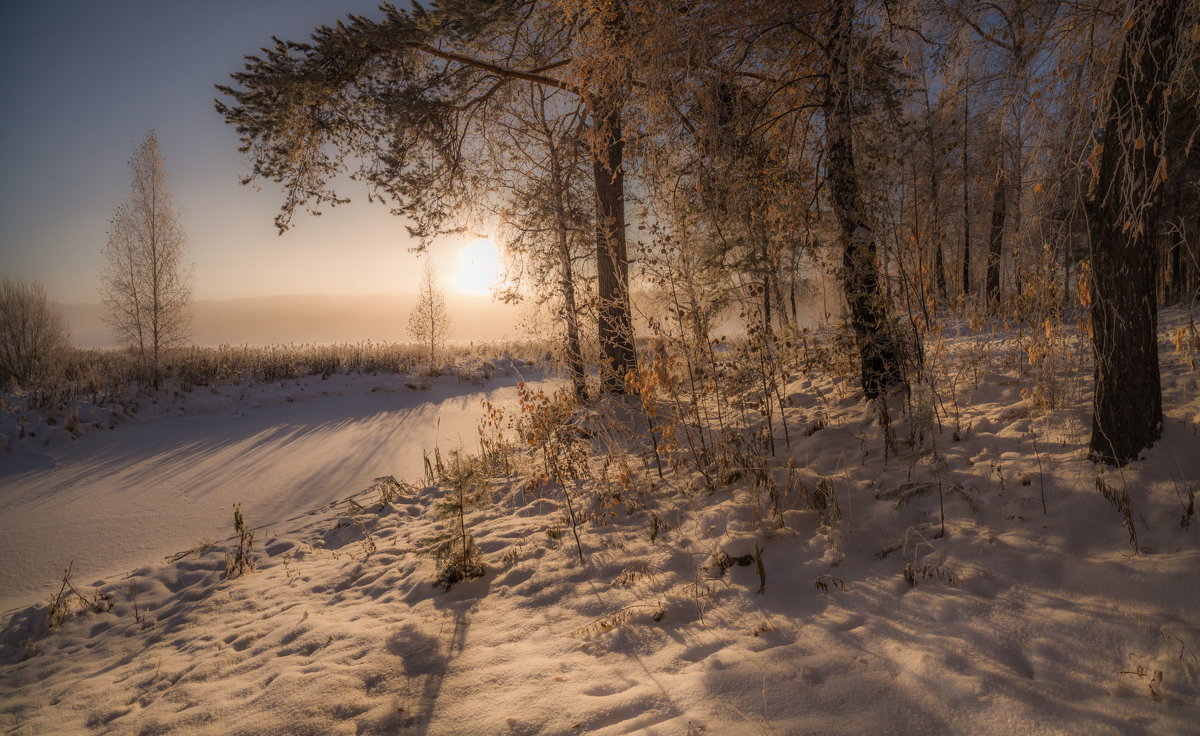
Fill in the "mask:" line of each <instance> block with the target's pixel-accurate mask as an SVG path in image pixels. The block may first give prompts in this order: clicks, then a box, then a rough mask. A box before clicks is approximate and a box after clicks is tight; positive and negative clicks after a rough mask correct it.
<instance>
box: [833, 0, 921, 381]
mask: <svg viewBox="0 0 1200 736" xmlns="http://www.w3.org/2000/svg"><path fill="white" fill-rule="evenodd" d="M854 2H855V0H838V2H836V3H835V4H834V6H833V10H832V15H831V21H830V27H829V42H830V55H829V81H828V85H827V87H826V93H825V95H826V96H825V104H824V107H825V127H826V131H825V136H826V142H827V146H828V159H827V160H828V163H827V164H826V165H827V168H828V174H827V176H828V184H829V190H830V192H829V198H830V200H831V201H832V203H833V209H834V213H835V214H836V215H837V220H838V224H839V226H840V230H841V241H842V289H843V291H844V292H845V296H846V301H847V303H848V305H849V307H850V324H851V326H853V328H854V334H855V336H856V337H857V339H858V349H859V362H860V368H861V380H862V389H863V394H864V395H865V396H866V397H867V398H868V399H874V398H876V397H878V396H879V395H880V394H882V393H883V392H885V391H887V390H888V389H890V388H891V387H893V386H895V385H897V384H899V383H900V382H901V381H902V380H903V369H902V366H901V356H900V352H899V345H898V344H897V341H896V337H895V334H894V333H893V330H892V326H891V325H890V323H889V317H888V308H887V306H888V305H887V302H886V300H885V299H884V297H883V295H882V294H881V292H880V288H879V268H878V265H877V260H876V254H875V234H874V233H873V232H872V229H871V224H870V221H869V219H868V218H867V216H866V210H865V204H864V202H863V197H862V194H861V193H860V190H859V182H858V174H857V170H856V167H855V164H854V142H853V134H852V128H851V125H852V122H853V115H852V111H851V97H850V92H851V89H850V46H851V44H852V38H853V32H854Z"/></svg>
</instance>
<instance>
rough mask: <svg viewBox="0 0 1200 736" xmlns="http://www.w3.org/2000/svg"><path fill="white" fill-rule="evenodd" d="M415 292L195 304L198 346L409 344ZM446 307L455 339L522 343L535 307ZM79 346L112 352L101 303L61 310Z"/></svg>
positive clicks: (470, 302) (475, 300) (460, 297)
mask: <svg viewBox="0 0 1200 736" xmlns="http://www.w3.org/2000/svg"><path fill="white" fill-rule="evenodd" d="M415 303H416V296H415V295H412V294H374V295H366V296H362V295H352V296H347V295H330V294H296V295H288V296H264V297H253V298H248V299H227V300H211V299H207V300H200V301H197V302H196V303H195V304H194V305H193V314H194V316H193V319H192V329H191V342H193V343H195V344H197V345H222V344H227V345H270V344H279V343H289V342H295V343H308V342H311V343H332V342H342V343H344V342H360V341H363V340H372V341H408V340H409V339H411V338H410V337H409V335H408V331H407V327H408V315H409V314H410V313H411V312H412V308H413V305H414V304H415ZM446 307H447V309H448V310H449V312H450V319H451V321H452V323H453V325H454V330H453V334H452V335H451V339H452V340H454V341H463V340H467V341H472V340H506V339H515V338H519V337H522V336H523V335H524V334H525V331H523V330H522V327H521V321H522V319H523V318H524V317H525V316H526V315H527V313H528V311H529V310H528V309H527V308H525V307H523V306H520V305H517V306H512V305H508V304H504V303H502V302H497V301H494V300H493V299H492V297H491V296H487V295H483V296H480V295H473V294H455V295H454V298H452V299H448V300H447V302H446ZM61 308H62V311H63V314H64V316H65V317H66V318H67V322H68V324H69V326H70V329H71V342H72V343H73V344H74V345H76V346H78V347H85V348H89V347H91V348H94V347H111V346H114V345H115V343H114V341H113V338H112V334H111V331H110V330H109V329H108V327H107V326H106V325H105V324H104V306H103V305H102V304H68V305H62V307H61Z"/></svg>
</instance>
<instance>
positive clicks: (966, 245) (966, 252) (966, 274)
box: [962, 89, 971, 306]
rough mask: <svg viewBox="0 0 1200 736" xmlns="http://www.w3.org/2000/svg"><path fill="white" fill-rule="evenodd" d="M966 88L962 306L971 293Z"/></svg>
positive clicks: (967, 106) (965, 105) (966, 106)
mask: <svg viewBox="0 0 1200 736" xmlns="http://www.w3.org/2000/svg"><path fill="white" fill-rule="evenodd" d="M967 95H968V90H967V89H964V90H963V119H962V180H963V185H962V231H963V232H962V237H963V241H962V294H963V306H966V301H967V297H968V296H970V295H971V199H970V197H971V189H970V179H969V172H968V170H967V119H968V116H969V115H970V109H971V103H970V98H969V97H968V96H967Z"/></svg>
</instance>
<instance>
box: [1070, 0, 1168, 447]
mask: <svg viewBox="0 0 1200 736" xmlns="http://www.w3.org/2000/svg"><path fill="white" fill-rule="evenodd" d="M1180 5H1181V2H1180V0H1149V1H1147V2H1144V3H1142V4H1139V5H1136V6H1135V7H1134V9H1133V11H1132V12H1133V18H1132V21H1131V23H1130V25H1129V30H1128V32H1127V34H1126V36H1125V42H1124V49H1123V51H1122V55H1121V57H1120V64H1119V67H1118V70H1117V77H1116V79H1115V80H1114V81H1113V87H1112V92H1111V96H1110V98H1109V101H1108V111H1107V114H1106V119H1105V122H1104V139H1103V141H1104V143H1103V149H1102V150H1101V153H1100V162H1099V169H1098V171H1097V173H1096V182H1095V184H1096V189H1095V192H1094V194H1093V197H1092V199H1091V200H1090V201H1089V202H1088V229H1089V234H1090V236H1091V256H1092V289H1091V291H1092V304H1091V321H1092V349H1093V355H1094V356H1095V397H1094V403H1093V412H1092V439H1091V454H1092V457H1094V458H1096V459H1098V460H1102V461H1104V462H1106V463H1109V464H1113V465H1123V464H1125V463H1127V462H1129V461H1130V460H1135V459H1137V457H1138V453H1140V452H1141V451H1142V450H1143V449H1144V448H1147V447H1149V446H1151V445H1152V444H1154V442H1155V441H1156V440H1157V439H1158V438H1159V436H1160V435H1161V433H1162V391H1161V388H1160V385H1159V368H1158V341H1157V336H1156V332H1157V325H1158V305H1157V300H1156V299H1155V283H1154V279H1155V274H1156V273H1157V270H1158V263H1157V261H1158V258H1157V255H1158V251H1157V249H1156V248H1155V247H1154V245H1155V243H1154V240H1155V238H1156V237H1157V234H1158V215H1159V210H1160V208H1161V205H1162V198H1163V188H1162V186H1161V185H1162V183H1163V181H1164V180H1165V179H1166V176H1165V167H1166V166H1167V164H1168V161H1167V155H1168V152H1167V151H1165V150H1163V142H1164V140H1165V136H1164V125H1163V122H1164V117H1165V112H1166V109H1165V108H1166V106H1165V92H1166V89H1167V81H1168V80H1169V79H1170V77H1171V73H1172V68H1173V66H1174V64H1175V59H1174V56H1173V54H1172V49H1173V47H1174V45H1175V39H1176V34H1177V32H1178V28H1179V22H1180V20H1181V18H1180V15H1181V13H1180Z"/></svg>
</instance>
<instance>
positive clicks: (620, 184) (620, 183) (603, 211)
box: [592, 104, 637, 394]
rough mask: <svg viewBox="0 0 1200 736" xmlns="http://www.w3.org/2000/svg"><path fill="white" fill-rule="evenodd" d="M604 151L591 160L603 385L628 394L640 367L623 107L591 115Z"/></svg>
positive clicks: (615, 391) (608, 108) (599, 110)
mask: <svg viewBox="0 0 1200 736" xmlns="http://www.w3.org/2000/svg"><path fill="white" fill-rule="evenodd" d="M592 114H593V115H594V116H595V120H596V125H597V131H598V133H599V135H600V140H601V141H603V142H604V146H603V150H602V151H600V153H599V154H597V155H596V156H595V158H593V159H592V172H593V174H594V176H595V180H596V281H597V288H598V293H599V305H598V310H599V332H600V352H601V355H602V361H601V366H600V383H601V386H602V388H603V389H604V390H605V391H607V392H610V393H617V394H620V393H624V392H625V377H626V375H628V374H629V372H630V371H633V370H635V369H636V368H637V354H636V352H635V351H634V346H633V319H632V317H631V314H630V309H629V260H628V257H627V255H626V246H625V173H624V168H623V163H624V155H625V141H624V140H623V139H622V137H621V112H620V108H618V107H616V106H615V105H612V104H608V105H605V106H602V107H599V109H596V110H593V113H592Z"/></svg>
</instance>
